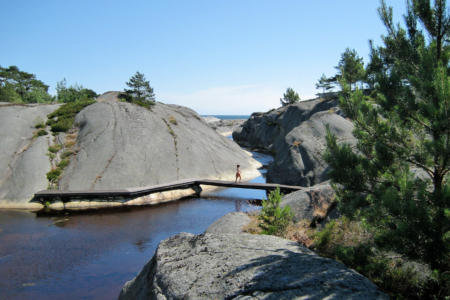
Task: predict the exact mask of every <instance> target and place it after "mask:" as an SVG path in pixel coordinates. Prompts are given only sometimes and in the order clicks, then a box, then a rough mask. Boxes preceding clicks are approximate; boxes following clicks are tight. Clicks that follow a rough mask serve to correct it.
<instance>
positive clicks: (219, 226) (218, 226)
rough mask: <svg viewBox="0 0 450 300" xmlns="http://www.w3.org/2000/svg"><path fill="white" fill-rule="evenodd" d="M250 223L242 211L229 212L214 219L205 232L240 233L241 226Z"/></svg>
mask: <svg viewBox="0 0 450 300" xmlns="http://www.w3.org/2000/svg"><path fill="white" fill-rule="evenodd" d="M249 223H250V218H249V216H248V215H247V214H246V213H243V212H231V213H228V214H226V215H225V216H223V217H221V218H220V219H219V220H217V221H215V222H214V223H212V224H211V225H209V227H208V228H206V230H205V233H213V234H223V233H226V234H241V233H242V228H243V227H244V226H246V225H247V224H249Z"/></svg>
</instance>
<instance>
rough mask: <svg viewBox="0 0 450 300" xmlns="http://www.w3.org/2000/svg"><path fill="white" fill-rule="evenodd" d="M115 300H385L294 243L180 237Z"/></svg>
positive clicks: (369, 286)
mask: <svg viewBox="0 0 450 300" xmlns="http://www.w3.org/2000/svg"><path fill="white" fill-rule="evenodd" d="M119 299H122V300H123V299H160V300H164V299H166V300H167V299H389V298H388V297H387V296H386V295H385V294H383V293H382V292H381V291H379V290H378V288H377V287H376V286H375V285H374V284H373V283H371V282H370V281H369V280H368V279H366V278H364V277H363V276H361V275H360V274H358V273H356V272H355V271H353V270H351V269H349V268H347V267H345V266H344V265H343V264H341V263H339V262H337V261H334V260H331V259H326V258H322V257H320V256H318V255H316V254H315V253H314V252H312V251H310V250H308V249H306V248H305V247H303V246H300V245H298V244H297V243H294V242H291V241H288V240H285V239H281V238H278V237H274V236H261V235H249V234H242V235H238V234H236V235H234V234H229V235H226V234H223V235H212V234H202V235H193V234H188V233H180V234H178V235H176V236H173V237H170V238H168V239H166V240H164V241H162V242H161V243H160V245H159V246H158V249H157V251H156V253H155V255H154V256H153V258H152V259H151V260H150V261H149V262H148V263H147V265H146V266H145V267H144V269H143V270H142V271H141V273H139V275H138V276H137V277H136V278H135V279H133V280H131V281H130V282H128V283H126V285H125V287H124V288H123V290H122V292H121V293H120V296H119Z"/></svg>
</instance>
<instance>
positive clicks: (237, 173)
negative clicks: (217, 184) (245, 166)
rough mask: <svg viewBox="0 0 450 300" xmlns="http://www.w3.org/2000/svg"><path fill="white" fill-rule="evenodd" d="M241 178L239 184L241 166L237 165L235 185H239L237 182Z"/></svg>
mask: <svg viewBox="0 0 450 300" xmlns="http://www.w3.org/2000/svg"><path fill="white" fill-rule="evenodd" d="M238 178H239V182H241V165H237V167H236V180H235V181H234V183H237V180H238Z"/></svg>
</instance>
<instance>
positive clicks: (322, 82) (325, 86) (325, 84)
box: [316, 74, 333, 94]
mask: <svg viewBox="0 0 450 300" xmlns="http://www.w3.org/2000/svg"><path fill="white" fill-rule="evenodd" d="M317 81H318V82H317V83H316V89H320V88H322V93H324V94H325V91H327V92H328V91H329V90H331V89H332V88H333V84H332V83H331V80H330V78H327V76H325V74H322V77H320V78H319V79H318V80H317Z"/></svg>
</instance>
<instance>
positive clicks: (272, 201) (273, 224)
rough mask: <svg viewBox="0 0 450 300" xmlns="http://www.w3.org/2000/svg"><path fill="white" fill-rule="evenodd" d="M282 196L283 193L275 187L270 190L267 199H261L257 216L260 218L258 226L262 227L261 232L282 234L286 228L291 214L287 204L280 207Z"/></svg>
mask: <svg viewBox="0 0 450 300" xmlns="http://www.w3.org/2000/svg"><path fill="white" fill-rule="evenodd" d="M282 197H283V194H281V193H280V188H279V187H277V188H276V190H274V191H271V192H270V194H269V199H268V200H264V199H263V201H262V209H261V214H260V215H259V217H258V218H259V219H260V220H262V223H261V224H260V225H259V226H260V227H261V228H262V229H263V234H270V235H276V236H284V234H285V233H286V228H287V226H288V225H289V223H290V222H291V220H292V217H293V214H292V213H291V208H290V207H289V206H288V205H286V206H285V207H284V208H281V207H280V203H281V198H282Z"/></svg>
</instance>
